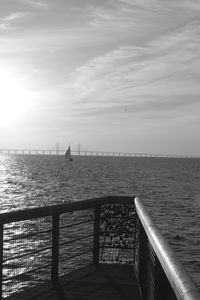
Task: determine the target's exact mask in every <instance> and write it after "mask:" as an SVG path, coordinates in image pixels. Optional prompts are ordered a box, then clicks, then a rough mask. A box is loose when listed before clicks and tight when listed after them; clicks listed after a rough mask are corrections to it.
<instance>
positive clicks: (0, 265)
mask: <svg viewBox="0 0 200 300" xmlns="http://www.w3.org/2000/svg"><path fill="white" fill-rule="evenodd" d="M2 282H3V224H0V300H1V299H2V293H3V290H2V288H3V284H2Z"/></svg>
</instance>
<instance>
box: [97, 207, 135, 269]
mask: <svg viewBox="0 0 200 300" xmlns="http://www.w3.org/2000/svg"><path fill="white" fill-rule="evenodd" d="M134 237H135V206H134V205H130V204H109V205H107V204H106V205H103V206H102V207H101V214H100V259H99V260H100V262H108V263H110V262H112V263H130V264H133V259H134V248H135V247H134V243H135V239H134Z"/></svg>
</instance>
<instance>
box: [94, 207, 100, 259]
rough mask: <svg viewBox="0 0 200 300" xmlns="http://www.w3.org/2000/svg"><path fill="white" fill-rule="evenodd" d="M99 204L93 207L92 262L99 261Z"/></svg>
mask: <svg viewBox="0 0 200 300" xmlns="http://www.w3.org/2000/svg"><path fill="white" fill-rule="evenodd" d="M99 232H100V205H98V206H96V207H95V208H94V235H93V264H94V265H98V263H99Z"/></svg>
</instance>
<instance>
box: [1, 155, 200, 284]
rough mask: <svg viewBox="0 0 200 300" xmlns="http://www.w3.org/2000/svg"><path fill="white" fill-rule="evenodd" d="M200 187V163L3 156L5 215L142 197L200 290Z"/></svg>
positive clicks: (188, 160) (180, 160)
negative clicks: (92, 200)
mask: <svg viewBox="0 0 200 300" xmlns="http://www.w3.org/2000/svg"><path fill="white" fill-rule="evenodd" d="M199 182H200V160H199V159H181V158H128V157H127V158H122V157H121V158H119V157H118V158H117V157H113V158H106V157H75V159H74V161H73V163H68V162H66V161H65V159H64V157H61V156H48V155H46V156H42V155H41V156H34V155H25V156H22V155H18V156H14V155H13V156H4V155H2V156H0V192H1V200H0V203H1V212H3V211H11V210H18V209H23V208H31V207H38V206H45V205H53V204H59V203H63V202H66V201H76V200H83V199H86V198H93V197H98V196H105V195H130V196H133V195H137V196H139V197H140V198H141V199H142V200H143V202H144V203H145V205H146V207H147V208H148V211H149V213H150V215H151V216H152V218H153V219H154V220H155V222H156V224H157V225H158V226H159V227H160V229H161V230H162V232H163V234H164V235H165V237H166V238H167V239H168V241H169V243H170V244H171V246H172V247H173V248H174V249H175V251H176V253H177V254H178V258H179V259H180V260H181V261H182V262H183V264H184V265H185V268H186V269H187V270H188V272H189V273H190V274H191V277H192V278H193V279H194V281H195V282H196V283H197V284H198V286H199V287H200V281H199V277H200V276H199V275H200V274H199V269H200V268H199V265H200V255H199V240H198V238H199V215H200V184H199ZM19 230H21V229H19ZM23 230H24V229H23Z"/></svg>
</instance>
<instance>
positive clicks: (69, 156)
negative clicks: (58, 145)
mask: <svg viewBox="0 0 200 300" xmlns="http://www.w3.org/2000/svg"><path fill="white" fill-rule="evenodd" d="M65 158H66V160H68V161H72V160H73V158H72V155H71V148H70V146H69V147H68V149H67V151H66V152H65Z"/></svg>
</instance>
